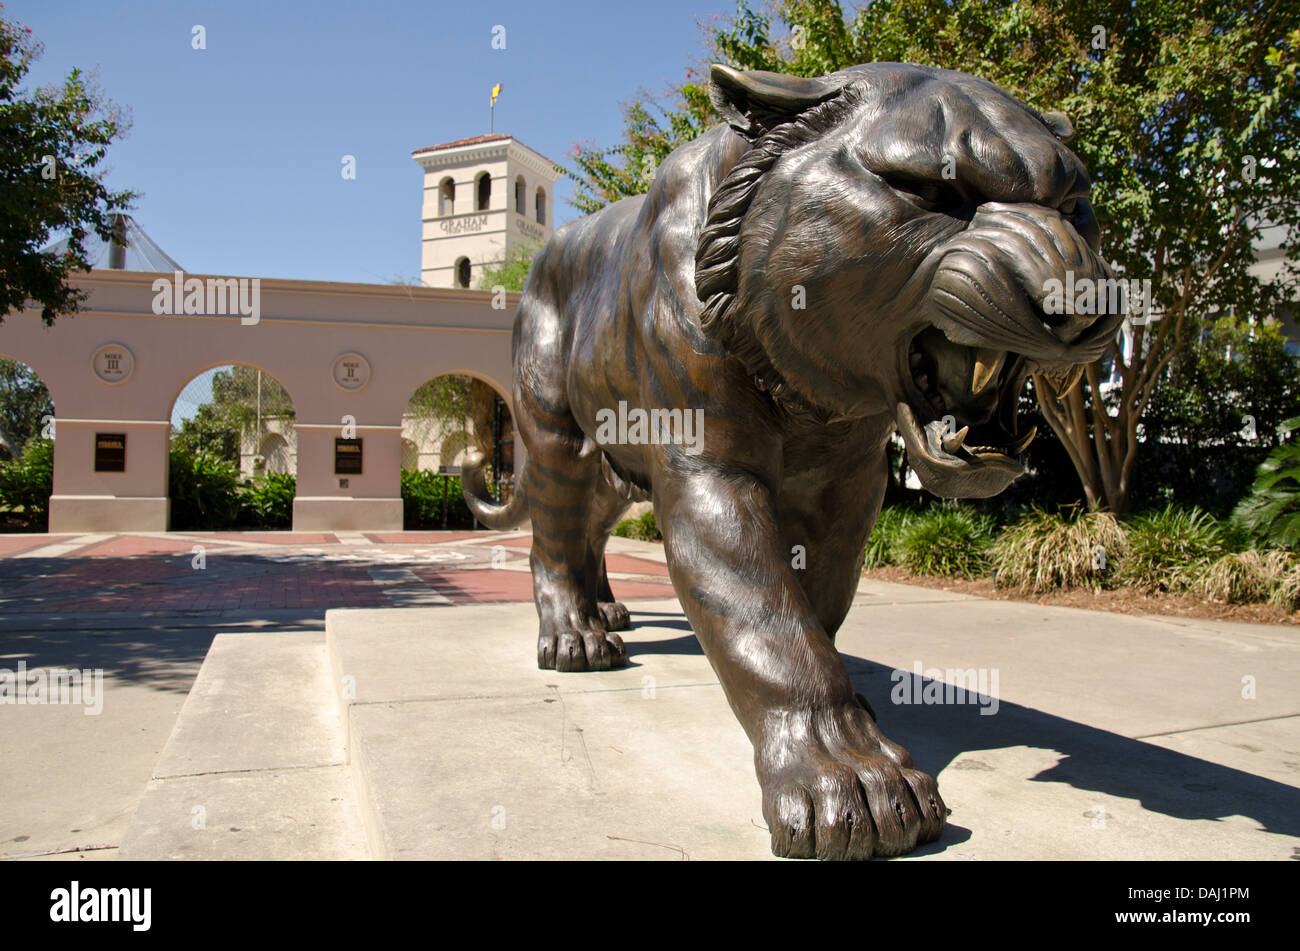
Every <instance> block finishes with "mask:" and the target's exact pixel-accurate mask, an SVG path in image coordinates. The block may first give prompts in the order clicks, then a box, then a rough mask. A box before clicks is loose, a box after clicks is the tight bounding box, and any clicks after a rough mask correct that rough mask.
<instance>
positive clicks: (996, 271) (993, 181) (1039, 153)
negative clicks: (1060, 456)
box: [695, 63, 1124, 498]
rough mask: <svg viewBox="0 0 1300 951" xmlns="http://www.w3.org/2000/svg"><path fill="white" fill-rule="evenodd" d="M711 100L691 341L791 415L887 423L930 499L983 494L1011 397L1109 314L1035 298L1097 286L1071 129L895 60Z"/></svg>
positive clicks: (1067, 380) (1083, 342) (1088, 344)
mask: <svg viewBox="0 0 1300 951" xmlns="http://www.w3.org/2000/svg"><path fill="white" fill-rule="evenodd" d="M710 95H711V99H712V101H713V104H714V106H715V108H716V109H717V111H718V112H719V113H720V114H721V115H722V117H723V118H724V119H725V120H726V121H727V122H728V123H729V125H730V126H731V128H732V129H733V130H734V131H735V132H737V133H739V134H740V135H741V136H742V137H743V138H744V139H745V140H746V142H747V144H748V150H747V151H745V152H744V154H743V155H741V157H740V158H739V160H738V161H737V162H736V163H735V164H734V166H732V167H731V168H730V170H729V171H728V172H727V174H726V176H725V178H724V179H723V180H722V181H721V182H719V183H718V186H717V188H716V189H715V191H714V192H713V194H712V195H711V197H710V200H709V204H708V217H707V221H706V223H705V225H704V228H703V230H702V232H701V234H700V238H699V241H698V244H697V247H696V256H695V284H696V292H697V294H698V297H699V300H700V302H701V305H702V307H703V311H702V313H701V316H700V323H701V325H702V327H703V329H704V332H705V333H706V334H708V335H709V336H710V337H712V338H713V339H714V340H716V341H718V342H720V343H722V344H723V345H725V346H726V347H727V348H728V349H729V350H730V351H731V352H732V353H733V354H734V355H735V356H736V357H738V358H739V359H740V360H741V361H742V363H743V364H744V366H745V368H746V369H747V370H748V371H750V372H752V373H753V374H754V377H755V379H756V381H757V382H758V383H759V384H760V386H762V387H763V388H765V389H767V390H768V391H769V392H770V393H771V394H772V396H773V398H774V399H777V400H778V401H785V402H786V403H787V405H789V406H791V407H794V408H799V409H802V410H804V411H807V412H813V413H820V414H822V416H823V418H825V419H827V420H833V419H836V418H861V417H867V416H875V415H879V414H884V413H887V414H890V415H891V416H892V418H893V422H894V423H895V425H896V426H897V430H898V432H899V433H900V434H901V436H902V438H903V441H904V442H905V444H906V446H907V451H908V463H909V465H910V466H911V467H912V469H913V470H915V472H916V473H917V475H918V476H919V478H920V480H921V482H922V484H923V485H924V486H925V488H927V489H928V490H929V491H931V492H933V493H935V494H936V495H940V496H945V497H968V498H978V497H987V496H991V495H995V494H997V493H998V492H1000V491H1002V490H1003V489H1004V488H1006V486H1007V485H1009V484H1010V483H1011V482H1012V481H1013V480H1014V479H1015V478H1017V477H1018V476H1019V475H1021V474H1022V473H1023V471H1024V467H1023V465H1022V463H1021V461H1020V458H1019V457H1020V455H1021V453H1022V452H1023V451H1024V449H1025V447H1026V446H1027V445H1028V442H1029V440H1030V439H1032V438H1033V435H1034V433H1033V431H1032V430H1029V431H1025V432H1022V431H1021V430H1020V427H1019V425H1018V421H1017V405H1018V402H1019V398H1020V394H1021V391H1022V389H1023V387H1024V384H1025V381H1026V380H1027V379H1028V378H1029V376H1030V375H1031V374H1035V373H1039V374H1043V375H1044V376H1046V377H1047V378H1048V379H1050V380H1052V381H1053V382H1054V383H1055V384H1056V385H1057V387H1058V388H1059V389H1065V388H1068V386H1070V385H1072V383H1073V382H1074V381H1076V380H1077V379H1078V375H1079V373H1080V372H1081V370H1082V366H1083V365H1085V364H1087V363H1090V362H1092V361H1094V360H1096V359H1097V358H1098V357H1099V356H1100V355H1101V354H1102V352H1103V351H1104V350H1105V348H1106V346H1107V344H1108V342H1109V341H1110V340H1111V339H1112V338H1113V336H1114V333H1115V331H1116V329H1117V327H1118V325H1119V323H1120V321H1121V320H1122V319H1123V311H1124V308H1123V307H1111V308H1110V310H1111V311H1113V312H1108V311H1107V308H1106V306H1105V302H1106V296H1105V295H1100V299H1101V300H1102V301H1103V305H1102V306H1101V307H1081V308H1075V307H1073V306H1070V304H1071V301H1065V302H1064V303H1065V304H1066V306H1064V307H1062V306H1052V301H1051V300H1050V298H1051V296H1052V294H1053V293H1054V289H1055V288H1059V287H1061V286H1063V285H1064V286H1070V287H1085V286H1088V285H1089V284H1090V283H1095V284H1101V285H1102V286H1103V287H1105V286H1108V285H1107V284H1105V283H1103V282H1109V283H1110V284H1113V283H1114V281H1113V277H1114V276H1113V274H1112V272H1111V270H1110V268H1109V267H1108V265H1107V264H1106V262H1105V261H1104V260H1103V259H1102V258H1101V257H1100V256H1099V253H1098V252H1099V248H1100V231H1099V228H1098V225H1097V219H1096V217H1095V215H1094V213H1093V209H1092V206H1091V205H1090V203H1089V201H1088V195H1089V190H1090V182H1089V178H1088V172H1087V170H1086V169H1085V168H1084V166H1083V164H1082V163H1081V162H1080V160H1079V159H1078V157H1077V156H1076V155H1075V154H1074V153H1073V152H1072V151H1071V150H1070V148H1069V147H1068V143H1069V141H1070V139H1071V138H1072V136H1073V130H1072V128H1071V125H1070V122H1069V120H1068V119H1067V118H1066V117H1065V116H1064V115H1062V114H1060V113H1039V112H1037V111H1035V110H1034V109H1031V108H1030V107H1029V106H1027V105H1025V104H1024V103H1022V102H1020V101H1019V100H1017V99H1015V98H1014V97H1012V96H1011V95H1009V94H1008V93H1006V92H1004V91H1003V90H1002V89H1000V88H999V87H997V86H995V85H993V84H992V83H989V82H987V81H985V80H982V79H978V78H976V77H974V76H970V75H967V74H965V73H960V72H954V71H951V70H945V69H934V68H928V67H923V66H914V65H906V64H900V63H874V64H869V65H864V66H855V67H852V68H850V69H845V70H842V71H840V72H837V73H832V74H830V75H828V76H824V77H820V78H815V79H805V78H799V77H792V76H786V75H781V74H776V73H767V72H762V71H748V72H742V71H738V70H735V69H731V68H729V67H726V66H721V65H715V66H713V68H712V75H711V85H710ZM1055 282H1060V283H1055ZM1067 282H1068V284H1067ZM1112 296H1113V295H1112Z"/></svg>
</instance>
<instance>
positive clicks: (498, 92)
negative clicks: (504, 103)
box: [488, 83, 501, 106]
mask: <svg viewBox="0 0 1300 951" xmlns="http://www.w3.org/2000/svg"><path fill="white" fill-rule="evenodd" d="M499 95H501V84H500V83H497V84H496V85H495V86H493V87H492V100H491V101H490V102H489V103H488V105H489V106H495V105H496V104H497V96H499Z"/></svg>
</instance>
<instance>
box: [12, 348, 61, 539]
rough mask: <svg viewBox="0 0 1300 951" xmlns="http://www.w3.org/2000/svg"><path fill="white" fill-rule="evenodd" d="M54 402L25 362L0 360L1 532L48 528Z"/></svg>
mask: <svg viewBox="0 0 1300 951" xmlns="http://www.w3.org/2000/svg"><path fill="white" fill-rule="evenodd" d="M54 430H55V423H54V400H53V399H51V398H50V391H49V389H47V388H46V386H45V383H44V382H43V381H42V380H41V378H40V376H39V375H38V374H37V373H36V371H35V370H33V369H32V368H31V367H30V366H28V365H27V364H26V363H23V362H21V361H19V360H11V359H9V358H7V357H0V476H2V477H0V532H44V531H48V530H49V518H50V496H51V495H52V494H53V493H54V437H55V432H54Z"/></svg>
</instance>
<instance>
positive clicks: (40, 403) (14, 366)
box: [0, 357, 54, 459]
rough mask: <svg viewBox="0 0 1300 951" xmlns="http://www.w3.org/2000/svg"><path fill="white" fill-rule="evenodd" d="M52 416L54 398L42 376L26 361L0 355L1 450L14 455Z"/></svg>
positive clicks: (41, 429) (12, 457)
mask: <svg viewBox="0 0 1300 951" xmlns="http://www.w3.org/2000/svg"><path fill="white" fill-rule="evenodd" d="M53 416H54V401H53V400H52V399H50V391H49V390H47V389H46V388H45V384H44V383H42V382H41V378H40V377H39V376H37V375H36V373H35V372H34V371H33V370H32V368H31V367H29V366H28V365H27V364H25V363H19V362H18V361H16V360H7V359H4V358H3V357H0V453H3V454H5V455H7V456H8V458H10V459H17V458H18V457H19V455H21V454H22V447H23V446H25V445H26V444H27V442H28V441H29V440H31V439H32V438H33V437H35V436H38V435H41V434H43V433H44V432H45V423H46V420H47V419H49V418H52V417H53Z"/></svg>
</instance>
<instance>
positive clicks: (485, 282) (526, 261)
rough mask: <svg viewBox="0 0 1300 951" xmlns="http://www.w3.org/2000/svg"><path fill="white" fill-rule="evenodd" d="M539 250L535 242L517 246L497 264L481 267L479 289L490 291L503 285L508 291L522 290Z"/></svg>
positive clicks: (539, 247)
mask: <svg viewBox="0 0 1300 951" xmlns="http://www.w3.org/2000/svg"><path fill="white" fill-rule="evenodd" d="M539 250H541V246H540V245H536V244H521V245H519V246H517V247H516V248H515V249H514V250H513V251H511V252H510V253H509V254H508V255H507V256H506V259H505V260H504V261H502V262H501V263H500V264H499V265H497V266H496V267H486V268H484V269H483V273H482V274H480V275H479V281H478V286H479V290H484V291H490V290H495V289H496V288H498V287H504V288H505V289H506V290H508V291H522V290H523V289H524V284H526V283H527V282H528V274H529V272H530V271H531V270H532V269H533V259H534V258H535V257H537V252H538V251H539Z"/></svg>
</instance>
